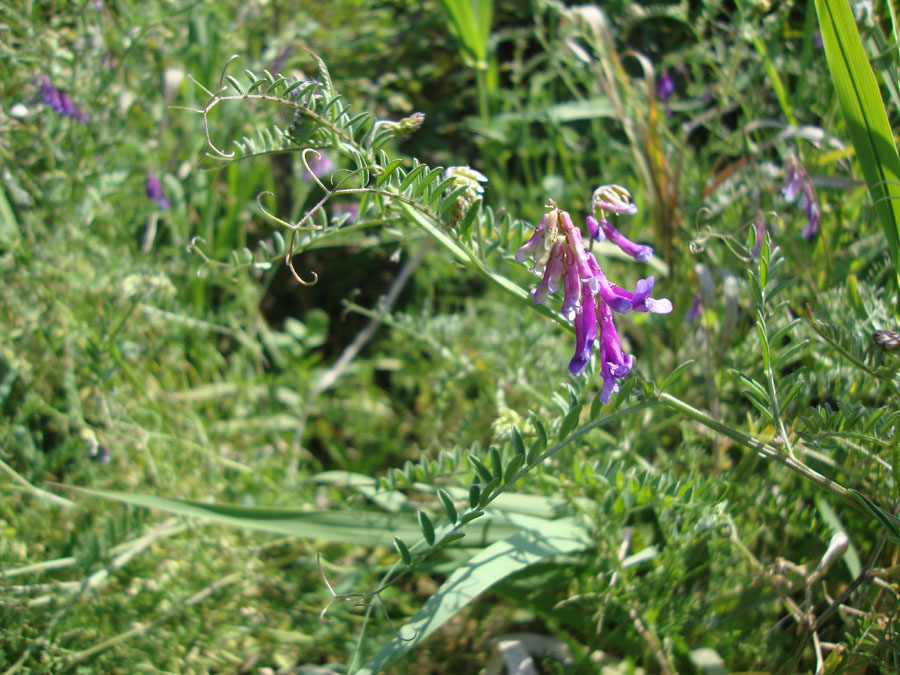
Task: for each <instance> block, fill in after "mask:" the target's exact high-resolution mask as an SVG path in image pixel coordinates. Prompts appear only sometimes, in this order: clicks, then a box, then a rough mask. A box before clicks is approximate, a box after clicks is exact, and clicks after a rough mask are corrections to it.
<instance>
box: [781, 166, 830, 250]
mask: <svg viewBox="0 0 900 675" xmlns="http://www.w3.org/2000/svg"><path fill="white" fill-rule="evenodd" d="M781 194H783V195H784V199H785V201H787V202H788V204H790V203H792V202H793V201H794V200H795V199H797V197H798V196H799V197H800V201H799V204H798V205H799V206H800V208H801V209H803V210H804V211H806V225H805V226H804V228H803V231H802V232H801V233H800V234H802V235H803V237H804V239H812V238H813V237H815V236H816V233H817V232H818V231H819V222H820V221H821V220H822V211H821V209H820V208H819V198H818V197H817V196H816V190H815V188H814V187H813V184H812V180H810V178H809V174H807V173H806V170H805V169H804V168H803V165H801V164H800V162H799V161H798V160H797V158H796V157H794V156H793V155H791V156H789V157H788V158H787V159H786V160H785V163H784V187H783V188H781Z"/></svg>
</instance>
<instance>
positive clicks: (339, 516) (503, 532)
mask: <svg viewBox="0 0 900 675" xmlns="http://www.w3.org/2000/svg"><path fill="white" fill-rule="evenodd" d="M59 487H64V488H66V489H69V490H74V491H76V492H78V493H81V494H84V495H88V496H90V497H99V498H101V499H107V500H110V501H117V502H121V503H123V504H131V505H132V506H141V507H144V508H150V509H159V510H160V511H166V512H168V513H174V514H176V515H180V516H187V517H190V518H203V519H205V520H209V521H212V522H216V523H219V524H222V525H229V526H231V527H242V528H246V529H249V530H257V531H261V532H270V533H273V534H283V535H288V536H293V537H301V538H306V539H321V540H323V541H336V542H343V543H347V544H355V545H358V546H373V545H374V546H377V545H379V544H381V545H385V546H393V537H394V536H395V535H396V536H398V537H401V538H405V539H412V540H416V539H418V538H419V537H420V535H421V529H420V527H419V523H418V521H417V519H416V516H415V514H413V513H381V512H378V511H363V510H359V509H357V510H345V511H326V510H316V511H302V510H299V509H279V508H265V507H251V506H240V505H237V504H210V503H203V502H193V501H188V500H184V499H170V498H168V497H157V496H155V495H146V494H137V493H131V492H117V491H113V490H98V489H93V488H82V487H75V486H71V485H59ZM519 529H520V527H518V526H517V525H516V524H514V523H511V522H510V521H508V520H506V521H504V520H503V519H497V518H491V517H486V518H484V519H483V524H482V522H479V523H478V524H475V525H472V526H471V527H470V529H469V530H468V532H467V536H466V545H467V546H486V545H488V544H491V543H493V542H496V541H498V540H499V539H502V538H504V537H508V536H510V535H512V534H514V533H516V532H517V531H519Z"/></svg>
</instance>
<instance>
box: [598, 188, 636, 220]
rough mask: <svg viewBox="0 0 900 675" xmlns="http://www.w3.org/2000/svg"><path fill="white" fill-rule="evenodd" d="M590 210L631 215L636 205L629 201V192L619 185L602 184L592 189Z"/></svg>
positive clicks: (634, 211)
mask: <svg viewBox="0 0 900 675" xmlns="http://www.w3.org/2000/svg"><path fill="white" fill-rule="evenodd" d="M591 204H592V206H593V208H592V210H596V209H600V210H601V211H608V212H609V213H618V214H620V215H622V214H624V215H628V216H633V215H634V214H635V213H637V211H638V209H637V206H635V205H634V204H632V203H631V193H629V192H628V190H626V189H625V188H623V187H622V186H620V185H602V186H600V187H598V188H597V189H596V190H594V196H593V198H592V199H591Z"/></svg>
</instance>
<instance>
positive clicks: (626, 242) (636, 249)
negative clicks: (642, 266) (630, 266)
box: [598, 218, 653, 262]
mask: <svg viewBox="0 0 900 675" xmlns="http://www.w3.org/2000/svg"><path fill="white" fill-rule="evenodd" d="M598 225H599V227H600V231H601V232H603V234H604V237H603V238H605V239H609V240H610V241H611V242H612V243H613V244H615V245H616V246H618V247H619V248H620V249H622V252H623V253H625V254H627V255H630V256H631V257H632V258H634V259H635V260H637V261H638V262H647V261H648V260H650V258H652V257H653V248H652V247H650V246H645V245H643V244H635V243H634V242H633V241H631V240H630V239H629V238H628V237H626V236H625V235H624V234H622V233H621V232H619V231H618V230H617V229H616V228H614V227H613V226H612V224H611V223H610V222H609V221H608V220H607V219H606V218H601V219H600V220H599V222H598ZM599 241H603V239H599Z"/></svg>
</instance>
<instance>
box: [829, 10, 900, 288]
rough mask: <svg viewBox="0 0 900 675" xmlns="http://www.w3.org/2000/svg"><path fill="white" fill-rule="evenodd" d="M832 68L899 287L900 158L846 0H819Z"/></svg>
mask: <svg viewBox="0 0 900 675" xmlns="http://www.w3.org/2000/svg"><path fill="white" fill-rule="evenodd" d="M816 13H817V14H818V17H819V28H820V30H821V31H822V42H823V43H824V45H825V57H826V59H827V60H828V69H829V70H830V71H831V78H832V80H833V81H834V87H835V90H836V91H837V95H838V100H839V101H840V104H841V111H842V112H843V114H844V120H845V121H846V123H847V128H848V130H849V132H850V139H851V140H852V141H853V145H854V147H855V148H856V156H857V158H858V160H859V165H860V167H861V168H862V172H863V176H864V177H865V179H866V184H867V185H868V187H869V194H870V195H871V196H872V200H873V201H874V202H875V209H876V212H877V213H878V219H879V220H880V221H881V226H882V228H883V229H884V235H885V238H886V239H887V242H888V247H889V248H890V252H891V258H892V259H893V261H894V281H895V283H896V284H897V287H898V289H900V156H898V154H897V146H896V145H894V142H893V137H892V134H891V127H890V124H889V123H888V118H887V113H886V112H885V109H884V102H883V101H882V98H881V93H880V92H879V90H878V83H877V82H876V80H875V75H874V74H873V72H872V68H871V67H870V65H869V61H868V59H867V58H866V53H865V51H864V49H863V45H862V41H861V40H860V37H859V32H858V31H857V29H856V23H855V22H854V20H853V14H852V13H851V11H850V5H849V4H848V3H847V2H846V0H816Z"/></svg>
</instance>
